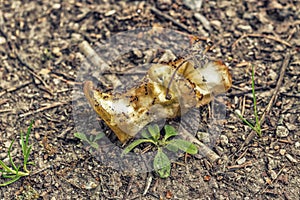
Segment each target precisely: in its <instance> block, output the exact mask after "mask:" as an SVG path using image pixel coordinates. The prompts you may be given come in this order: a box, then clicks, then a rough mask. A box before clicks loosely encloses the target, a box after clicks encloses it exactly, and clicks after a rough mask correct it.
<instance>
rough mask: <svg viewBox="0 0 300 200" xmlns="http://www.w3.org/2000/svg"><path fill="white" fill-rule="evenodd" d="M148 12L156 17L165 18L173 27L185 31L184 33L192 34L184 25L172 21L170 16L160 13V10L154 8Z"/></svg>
mask: <svg viewBox="0 0 300 200" xmlns="http://www.w3.org/2000/svg"><path fill="white" fill-rule="evenodd" d="M150 10H151V11H152V12H154V13H155V14H156V15H159V16H160V17H163V18H165V19H167V20H169V21H171V22H172V23H173V24H175V25H176V26H178V27H179V28H181V29H183V30H185V31H186V32H188V33H192V31H190V29H189V28H188V27H187V26H186V25H184V24H182V23H180V22H178V21H176V20H175V19H173V18H172V17H171V16H170V15H167V14H165V13H163V12H161V11H160V10H158V9H156V8H155V7H151V8H150Z"/></svg>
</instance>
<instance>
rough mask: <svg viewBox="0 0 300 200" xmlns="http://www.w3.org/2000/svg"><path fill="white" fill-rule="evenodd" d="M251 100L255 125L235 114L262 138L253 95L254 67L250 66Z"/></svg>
mask: <svg viewBox="0 0 300 200" xmlns="http://www.w3.org/2000/svg"><path fill="white" fill-rule="evenodd" d="M251 79H252V85H251V87H252V98H253V111H254V116H255V124H253V123H251V122H250V121H249V120H247V119H245V118H244V117H243V116H242V115H241V114H240V113H239V112H237V111H236V112H235V113H236V114H237V115H238V117H239V118H240V119H241V120H242V121H243V122H244V123H245V124H247V125H248V126H249V127H250V128H251V129H252V130H254V131H255V132H256V133H257V135H258V136H259V137H261V136H262V132H261V126H260V119H259V117H258V113H257V102H256V95H255V83H254V66H253V65H252V76H251Z"/></svg>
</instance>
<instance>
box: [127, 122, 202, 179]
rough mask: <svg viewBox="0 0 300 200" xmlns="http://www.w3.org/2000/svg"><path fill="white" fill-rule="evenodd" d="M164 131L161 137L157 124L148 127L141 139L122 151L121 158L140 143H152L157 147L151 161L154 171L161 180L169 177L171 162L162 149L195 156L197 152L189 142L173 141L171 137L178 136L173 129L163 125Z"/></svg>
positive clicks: (142, 133)
mask: <svg viewBox="0 0 300 200" xmlns="http://www.w3.org/2000/svg"><path fill="white" fill-rule="evenodd" d="M164 130H165V134H164V136H163V137H162V135H161V134H160V130H159V127H158V125H157V124H155V125H149V126H148V127H147V130H146V129H144V130H143V131H142V132H141V135H142V137H143V138H142V139H137V140H135V141H133V142H132V143H131V144H129V145H128V146H127V147H126V148H125V149H124V150H123V153H122V156H124V154H127V153H129V152H130V151H131V150H132V149H134V148H135V147H136V146H138V145H140V144H142V143H152V144H154V145H155V146H156V147H157V153H156V155H155V157H154V160H153V167H154V170H155V171H156V172H157V173H158V175H159V176H160V177H161V178H166V177H168V176H170V173H171V162H170V159H169V158H168V156H167V155H166V154H165V153H164V149H167V150H169V151H172V152H177V151H178V150H179V149H180V150H182V151H184V152H186V153H189V154H196V153H197V152H198V150H197V147H196V146H195V145H194V144H193V143H191V142H188V141H186V140H182V139H174V138H173V137H174V136H177V135H178V133H177V131H176V130H175V128H174V127H172V126H170V125H165V126H164Z"/></svg>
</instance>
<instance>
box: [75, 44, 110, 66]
mask: <svg viewBox="0 0 300 200" xmlns="http://www.w3.org/2000/svg"><path fill="white" fill-rule="evenodd" d="M79 49H80V51H81V52H82V53H83V54H84V55H85V56H86V57H87V59H88V60H89V61H90V62H91V63H92V64H93V65H94V66H99V67H100V69H99V71H100V72H104V71H107V70H109V68H110V67H109V65H108V64H106V62H104V60H103V59H102V58H101V57H100V56H98V54H97V52H96V51H95V50H94V49H93V48H92V47H91V45H90V44H89V43H88V42H87V41H83V42H82V43H80V44H79Z"/></svg>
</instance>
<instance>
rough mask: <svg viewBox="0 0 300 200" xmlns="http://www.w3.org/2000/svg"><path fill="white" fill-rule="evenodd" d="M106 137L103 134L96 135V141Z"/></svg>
mask: <svg viewBox="0 0 300 200" xmlns="http://www.w3.org/2000/svg"><path fill="white" fill-rule="evenodd" d="M104 136H105V134H104V133H103V132H101V133H99V134H98V135H96V137H95V139H94V141H97V140H100V139H101V138H103V137H104Z"/></svg>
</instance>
